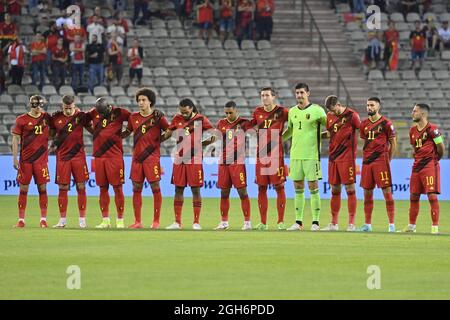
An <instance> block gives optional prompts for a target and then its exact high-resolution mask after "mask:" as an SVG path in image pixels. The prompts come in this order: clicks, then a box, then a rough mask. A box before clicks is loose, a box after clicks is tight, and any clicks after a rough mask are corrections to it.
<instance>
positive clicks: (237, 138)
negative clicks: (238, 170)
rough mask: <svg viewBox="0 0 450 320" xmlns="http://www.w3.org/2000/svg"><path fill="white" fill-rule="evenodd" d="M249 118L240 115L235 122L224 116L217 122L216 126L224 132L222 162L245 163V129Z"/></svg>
mask: <svg viewBox="0 0 450 320" xmlns="http://www.w3.org/2000/svg"><path fill="white" fill-rule="evenodd" d="M249 122H250V121H249V120H247V119H244V118H241V117H238V118H237V119H236V120H234V121H233V122H230V121H228V119H226V118H224V119H221V120H219V121H218V122H217V124H216V128H217V130H219V131H220V132H221V133H222V156H221V158H220V164H236V163H237V164H244V163H245V130H246V128H248V127H249Z"/></svg>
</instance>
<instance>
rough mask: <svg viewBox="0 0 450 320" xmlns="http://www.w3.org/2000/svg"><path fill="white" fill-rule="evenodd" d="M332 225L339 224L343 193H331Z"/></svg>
mask: <svg viewBox="0 0 450 320" xmlns="http://www.w3.org/2000/svg"><path fill="white" fill-rule="evenodd" d="M330 207H331V223H332V224H338V216H339V210H341V193H340V192H334V191H331V200H330Z"/></svg>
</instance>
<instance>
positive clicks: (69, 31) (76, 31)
mask: <svg viewBox="0 0 450 320" xmlns="http://www.w3.org/2000/svg"><path fill="white" fill-rule="evenodd" d="M63 33H64V43H65V45H66V46H70V43H71V42H73V41H75V37H76V36H80V38H81V40H83V41H85V40H86V38H87V33H86V30H85V29H84V28H83V27H79V28H77V27H76V26H70V25H68V24H66V25H65V26H64V29H63Z"/></svg>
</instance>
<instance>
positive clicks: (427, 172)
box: [409, 161, 441, 194]
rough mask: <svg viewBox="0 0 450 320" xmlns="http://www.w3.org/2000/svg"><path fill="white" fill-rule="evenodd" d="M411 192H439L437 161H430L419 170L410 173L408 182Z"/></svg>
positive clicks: (439, 170) (439, 173) (439, 178)
mask: <svg viewBox="0 0 450 320" xmlns="http://www.w3.org/2000/svg"><path fill="white" fill-rule="evenodd" d="M409 190H410V192H411V193H416V194H422V193H425V194H427V193H437V194H440V193H441V169H440V166H439V162H438V161H436V162H435V161H430V163H428V164H427V165H426V166H425V167H424V168H423V169H422V170H420V171H419V172H414V171H413V172H412V173H411V180H410V182H409Z"/></svg>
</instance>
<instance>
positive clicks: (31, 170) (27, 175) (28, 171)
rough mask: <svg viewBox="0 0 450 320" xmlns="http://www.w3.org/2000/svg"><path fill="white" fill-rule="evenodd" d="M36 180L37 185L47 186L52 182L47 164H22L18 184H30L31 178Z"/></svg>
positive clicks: (18, 174)
mask: <svg viewBox="0 0 450 320" xmlns="http://www.w3.org/2000/svg"><path fill="white" fill-rule="evenodd" d="M32 177H33V178H34V182H35V183H36V184H38V185H39V184H45V183H48V182H50V175H49V173H48V164H47V162H33V163H28V162H20V164H19V171H18V173H17V182H18V183H20V184H24V185H27V184H30V182H31V178H32Z"/></svg>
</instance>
